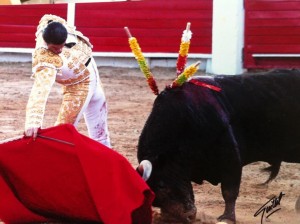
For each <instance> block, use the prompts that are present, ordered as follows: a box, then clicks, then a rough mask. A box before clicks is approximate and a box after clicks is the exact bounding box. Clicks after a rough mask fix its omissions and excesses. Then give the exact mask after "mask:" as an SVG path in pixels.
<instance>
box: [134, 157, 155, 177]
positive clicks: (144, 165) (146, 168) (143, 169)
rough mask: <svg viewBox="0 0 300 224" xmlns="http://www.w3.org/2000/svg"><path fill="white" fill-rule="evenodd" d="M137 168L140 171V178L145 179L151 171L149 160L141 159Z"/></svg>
mask: <svg viewBox="0 0 300 224" xmlns="http://www.w3.org/2000/svg"><path fill="white" fill-rule="evenodd" d="M137 169H138V171H139V173H141V175H142V178H143V179H144V180H145V181H147V180H148V179H149V177H150V175H151V172H152V163H151V162H150V161H149V160H143V161H142V162H141V163H140V164H139V166H138V168H137Z"/></svg>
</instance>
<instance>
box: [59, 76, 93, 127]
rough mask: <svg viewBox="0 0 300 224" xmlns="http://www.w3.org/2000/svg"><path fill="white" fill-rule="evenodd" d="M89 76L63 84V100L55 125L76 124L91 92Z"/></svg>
mask: <svg viewBox="0 0 300 224" xmlns="http://www.w3.org/2000/svg"><path fill="white" fill-rule="evenodd" d="M89 82H90V80H89V78H87V79H86V80H84V81H82V82H80V83H77V84H74V85H69V86H63V101H62V104H61V107H60V111H59V114H58V117H57V121H56V123H55V125H59V124H66V123H67V124H74V123H75V121H76V119H77V116H78V114H79V113H80V111H81V109H82V107H83V105H84V103H85V100H86V97H87V95H88V92H89Z"/></svg>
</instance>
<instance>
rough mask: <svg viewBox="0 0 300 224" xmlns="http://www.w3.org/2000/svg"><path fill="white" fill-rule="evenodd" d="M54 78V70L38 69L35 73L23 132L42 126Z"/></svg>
mask: <svg viewBox="0 0 300 224" xmlns="http://www.w3.org/2000/svg"><path fill="white" fill-rule="evenodd" d="M55 76H56V71H55V69H51V68H47V67H44V68H40V69H39V70H38V71H37V72H36V73H35V80H34V84H33V87H32V89H31V92H30V96H29V100H28V103H27V106H26V121H25V130H26V129H28V128H30V127H41V126H42V123H43V117H44V113H45V106H46V102H47V98H48V95H49V93H50V91H51V87H52V85H53V83H54V82H55Z"/></svg>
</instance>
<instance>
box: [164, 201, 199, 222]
mask: <svg viewBox="0 0 300 224" xmlns="http://www.w3.org/2000/svg"><path fill="white" fill-rule="evenodd" d="M196 214H197V208H196V207H195V206H194V205H192V206H191V207H190V208H189V209H188V210H185V211H182V210H180V209H179V210H173V211H172V212H171V211H168V212H167V211H165V210H164V209H161V215H162V219H163V220H164V221H166V222H175V223H176V222H180V223H192V222H193V221H194V220H195V219H196Z"/></svg>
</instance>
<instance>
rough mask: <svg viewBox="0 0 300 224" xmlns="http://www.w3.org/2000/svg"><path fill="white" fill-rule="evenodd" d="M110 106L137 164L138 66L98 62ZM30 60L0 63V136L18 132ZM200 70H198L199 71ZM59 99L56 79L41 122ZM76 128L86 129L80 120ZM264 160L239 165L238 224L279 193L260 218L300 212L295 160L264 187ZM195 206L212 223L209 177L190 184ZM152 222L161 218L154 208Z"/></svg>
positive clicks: (142, 86) (283, 219)
mask: <svg viewBox="0 0 300 224" xmlns="http://www.w3.org/2000/svg"><path fill="white" fill-rule="evenodd" d="M99 71H100V76H101V80H102V82H103V85H104V88H105V91H106V97H107V101H108V106H109V130H110V135H111V141H112V145H113V148H114V149H116V150H117V151H118V152H120V153H121V154H122V155H123V156H125V157H126V158H127V159H128V160H129V162H130V163H131V164H132V165H133V166H134V167H135V166H137V159H136V146H137V140H138V137H139V135H140V132H141V129H142V128H143V125H144V122H145V120H146V118H147V116H148V115H149V112H150V109H151V106H152V103H153V100H154V99H155V96H154V95H153V94H152V93H151V91H150V89H149V88H148V86H147V83H146V81H145V79H144V77H143V74H142V73H141V72H140V70H139V69H132V68H110V67H99ZM152 72H153V74H154V76H155V77H156V80H157V83H158V85H159V89H160V90H162V89H163V88H164V86H165V85H167V84H170V83H171V81H172V80H173V79H174V77H175V69H169V68H154V69H152ZM30 74H31V64H30V63H0V83H1V87H0V127H1V129H0V140H4V139H6V138H10V137H15V136H17V135H21V134H22V133H23V127H24V118H25V106H26V103H27V99H28V95H29V92H30V89H31V86H32V80H31V79H30ZM198 74H199V73H198ZM60 99H61V88H60V86H59V85H57V84H55V85H54V87H53V89H52V92H51V94H50V98H49V99H48V103H47V107H46V114H45V120H44V127H49V126H51V125H53V123H54V122H55V118H56V115H57V113H58V108H59V105H60ZM78 130H79V131H80V132H82V133H83V134H87V132H86V127H85V124H84V121H83V120H82V122H81V123H80V125H79V127H78ZM266 166H267V164H265V163H261V162H257V163H255V164H251V165H249V166H246V167H245V168H244V170H243V177H242V184H241V189H240V194H239V198H238V200H237V205H236V215H237V223H238V224H241V223H243V224H258V223H261V220H260V219H261V215H259V216H257V217H254V214H255V213H256V211H257V210H258V209H260V207H261V206H263V205H264V204H265V203H266V202H267V201H269V199H270V198H272V197H273V196H277V197H278V196H279V194H280V193H281V192H283V193H284V194H285V195H284V196H283V197H282V199H281V202H280V205H278V206H277V208H278V207H280V208H281V209H280V210H279V211H277V212H276V213H274V214H273V215H271V216H270V217H269V218H268V219H267V220H264V221H263V223H271V224H278V223H282V224H283V223H289V224H299V223H300V214H297V213H296V212H295V203H296V200H297V198H298V196H300V164H286V163H284V164H283V166H282V167H281V170H280V173H279V175H278V177H277V178H276V179H275V181H273V182H271V183H270V184H269V186H267V187H261V186H258V184H260V183H263V182H264V181H265V180H266V179H267V175H266V174H263V173H261V172H260V169H261V168H262V167H266ZM194 192H195V198H196V205H197V208H198V214H197V219H196V221H195V223H197V224H201V223H202V224H203V223H205V224H212V223H216V217H218V216H219V215H221V214H222V212H223V208H224V202H223V198H222V196H221V191H220V185H218V186H212V185H211V184H209V183H208V182H204V184H203V185H201V186H199V185H194ZM153 223H155V224H161V223H163V222H162V221H161V219H160V213H159V210H158V209H154V221H153Z"/></svg>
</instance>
